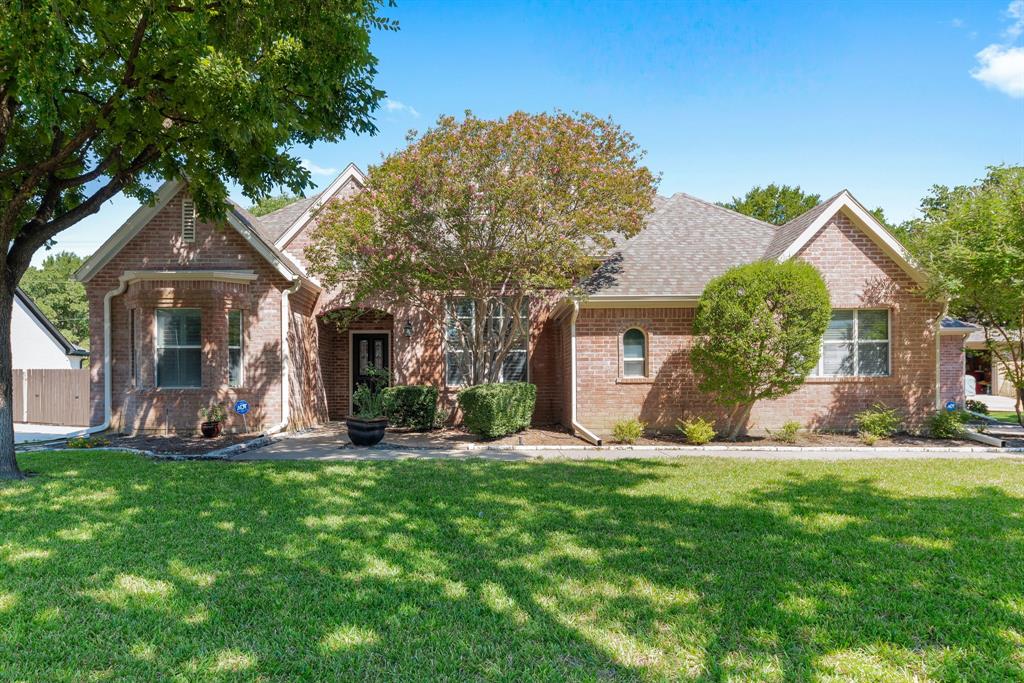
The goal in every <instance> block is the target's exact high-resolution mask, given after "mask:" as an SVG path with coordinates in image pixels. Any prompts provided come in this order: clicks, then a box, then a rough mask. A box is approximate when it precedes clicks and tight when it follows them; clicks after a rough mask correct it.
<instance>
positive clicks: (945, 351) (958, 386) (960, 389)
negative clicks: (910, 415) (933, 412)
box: [939, 334, 967, 405]
mask: <svg viewBox="0 0 1024 683" xmlns="http://www.w3.org/2000/svg"><path fill="white" fill-rule="evenodd" d="M939 344H940V346H939V352H940V354H941V358H942V362H941V364H940V371H939V376H940V377H941V378H942V383H941V391H942V395H941V396H940V397H939V398H940V399H941V401H942V403H945V402H946V401H956V402H957V403H958V404H960V405H963V403H964V400H965V399H966V398H967V396H966V395H965V393H966V392H965V389H964V372H965V369H966V368H965V365H966V363H967V358H966V353H965V352H964V336H962V335H959V334H944V335H942V337H941V341H940V342H939Z"/></svg>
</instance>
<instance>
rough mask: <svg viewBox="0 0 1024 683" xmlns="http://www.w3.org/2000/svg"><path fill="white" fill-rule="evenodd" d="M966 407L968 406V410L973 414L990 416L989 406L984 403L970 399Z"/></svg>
mask: <svg viewBox="0 0 1024 683" xmlns="http://www.w3.org/2000/svg"><path fill="white" fill-rule="evenodd" d="M964 405H965V406H966V408H967V410H969V411H971V412H972V413H980V414H982V415H988V406H987V405H985V404H984V403H982V402H981V401H977V400H975V399H973V398H969V399H967V402H966V403H965V404H964Z"/></svg>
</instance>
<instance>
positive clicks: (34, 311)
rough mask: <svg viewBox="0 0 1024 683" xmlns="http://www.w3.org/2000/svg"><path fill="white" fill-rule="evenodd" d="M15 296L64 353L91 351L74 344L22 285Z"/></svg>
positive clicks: (81, 353) (73, 354) (82, 353)
mask: <svg viewBox="0 0 1024 683" xmlns="http://www.w3.org/2000/svg"><path fill="white" fill-rule="evenodd" d="M14 297H15V298H16V299H17V300H18V301H19V302H21V304H22V305H23V306H24V307H25V310H26V311H28V314H29V315H30V316H32V318H34V319H35V321H36V324H38V325H39V327H41V328H43V330H44V331H45V332H46V333H47V334H48V335H49V336H50V337H51V338H52V339H53V341H54V342H56V343H57V345H58V346H60V347H61V348H62V349H63V350H64V354H65V355H68V356H82V357H85V356H88V355H89V352H88V351H86V350H85V349H83V348H82V347H80V346H78V345H76V344H72V343H71V341H70V340H69V339H68V338H67V337H65V336H64V333H63V332H61V331H60V330H58V329H57V326H56V325H54V324H53V322H52V321H51V320H50V319H49V318H47V317H46V314H45V313H43V312H42V310H40V308H39V306H38V304H36V302H35V301H34V300H33V299H32V297H30V296H29V295H28V294H26V293H25V291H24V290H23V289H22V288H21V287H17V288H15V290H14Z"/></svg>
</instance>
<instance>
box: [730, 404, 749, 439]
mask: <svg viewBox="0 0 1024 683" xmlns="http://www.w3.org/2000/svg"><path fill="white" fill-rule="evenodd" d="M753 408H754V404H753V403H743V404H740V405H738V406H736V410H734V411H733V414H732V419H731V420H730V423H731V424H730V425H729V441H735V440H736V439H738V438H739V437H741V436H746V433H747V421H748V420H749V419H750V411H751V410H753Z"/></svg>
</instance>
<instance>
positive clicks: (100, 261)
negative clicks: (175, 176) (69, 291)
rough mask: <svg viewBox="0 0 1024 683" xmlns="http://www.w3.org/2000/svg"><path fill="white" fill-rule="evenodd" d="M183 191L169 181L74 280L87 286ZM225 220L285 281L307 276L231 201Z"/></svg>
mask: <svg viewBox="0 0 1024 683" xmlns="http://www.w3.org/2000/svg"><path fill="white" fill-rule="evenodd" d="M184 189H185V183H184V181H182V180H169V181H167V182H165V183H164V184H163V185H161V186H160V188H159V189H158V190H157V191H156V198H155V201H154V202H153V203H152V204H150V205H144V206H141V207H139V208H138V210H136V211H135V213H133V214H132V215H131V216H130V217H129V218H128V220H127V221H125V222H124V223H123V224H122V225H121V227H119V228H118V229H117V230H116V231H115V232H114V234H112V235H111V236H110V237H109V238H107V240H106V241H105V242H104V243H103V244H102V245H101V246H100V248H99V249H97V250H96V252H95V253H94V254H93V255H92V256H90V257H89V259H88V260H86V262H85V263H83V264H82V266H81V267H80V268H79V269H78V271H77V272H76V273H75V279H77V280H79V281H80V282H88V281H89V280H90V279H92V277H93V276H94V275H95V274H96V273H98V272H99V271H100V270H101V269H102V268H103V266H105V265H106V264H107V263H109V262H110V260H111V259H113V258H114V257H115V256H116V255H117V254H118V253H119V252H120V251H121V249H123V248H124V247H125V245H127V244H128V242H130V241H131V240H132V239H133V238H134V237H135V236H136V235H138V234H139V233H140V232H141V231H142V230H143V228H145V227H146V225H148V224H149V222H150V220H152V219H153V218H154V217H155V216H156V215H157V214H158V213H159V212H160V211H161V210H162V209H163V208H164V207H166V206H167V204H168V203H169V202H170V201H171V200H172V199H173V198H174V197H176V196H177V195H178V193H179V192H181V191H182V190H184ZM226 218H227V221H226V222H227V224H228V225H230V226H231V227H232V228H234V229H235V231H237V232H238V233H239V234H240V235H241V236H242V238H243V239H244V240H245V241H246V242H247V243H248V244H249V245H250V246H251V247H252V248H253V249H254V250H255V251H256V252H257V253H258V254H259V255H260V256H262V257H263V258H264V259H265V260H266V261H267V262H268V263H270V265H272V266H273V267H274V269H275V270H277V272H279V273H280V274H281V275H282V276H283V277H284V278H286V279H288V280H293V279H295V278H296V277H304V276H305V273H304V272H303V270H302V268H301V266H299V265H298V264H297V263H295V261H294V260H292V259H291V258H290V257H288V256H287V255H286V254H284V253H283V252H281V251H280V250H279V249H277V248H276V247H274V245H273V244H272V243H270V242H269V241H268V240H266V239H265V238H264V237H263V236H262V235H261V234H260V226H259V222H258V220H257V219H256V217H255V216H253V215H252V214H250V213H249V212H248V211H246V210H245V209H243V208H242V207H240V206H238V205H237V204H235V203H234V202H232V201H230V200H229V201H228V210H227V216H226Z"/></svg>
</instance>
